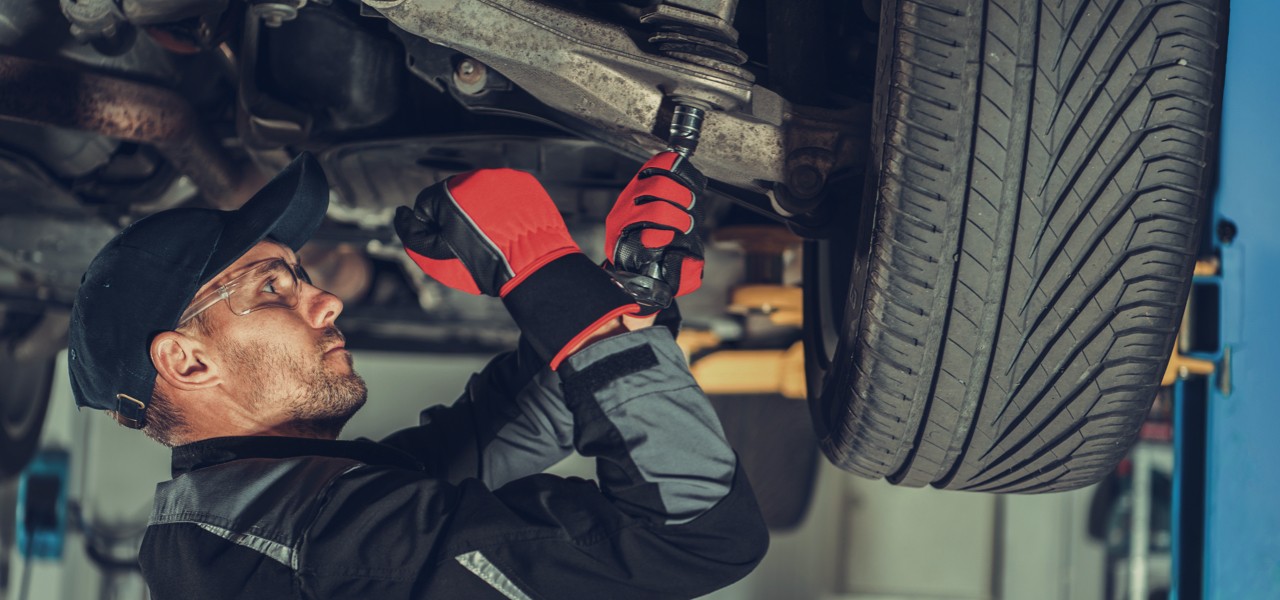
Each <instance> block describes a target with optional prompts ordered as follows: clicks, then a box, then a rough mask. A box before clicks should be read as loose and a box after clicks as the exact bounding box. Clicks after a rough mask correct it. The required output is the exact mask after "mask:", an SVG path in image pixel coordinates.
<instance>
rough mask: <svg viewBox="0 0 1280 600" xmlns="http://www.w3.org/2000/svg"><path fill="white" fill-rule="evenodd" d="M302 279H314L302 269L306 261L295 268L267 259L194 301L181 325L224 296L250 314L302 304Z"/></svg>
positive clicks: (237, 309) (236, 308) (236, 309)
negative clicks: (300, 287) (300, 286)
mask: <svg viewBox="0 0 1280 600" xmlns="http://www.w3.org/2000/svg"><path fill="white" fill-rule="evenodd" d="M299 279H301V280H302V281H304V282H306V283H311V278H310V277H309V276H307V272H306V271H304V270H303V269H302V265H298V266H297V267H296V270H295V267H292V266H290V265H289V263H287V262H285V261H284V260H283V259H275V260H272V261H269V262H266V263H264V264H262V265H261V266H258V267H254V268H252V269H250V270H249V271H247V272H245V273H243V274H241V275H237V276H236V277H234V278H232V279H231V281H228V282H227V283H225V284H223V285H222V287H220V288H218V289H217V290H215V291H213V292H211V293H209V294H208V295H206V296H205V297H204V298H203V299H201V300H197V301H195V302H192V304H191V306H190V307H188V308H187V310H186V312H184V313H183V314H182V318H180V319H179V320H178V327H182V326H183V325H186V324H187V322H188V321H190V320H191V319H194V318H195V316H196V315H198V314H200V313H202V312H204V311H206V310H208V309H209V308H211V307H213V306H214V305H216V304H217V303H218V302H221V301H222V300H226V301H227V305H228V306H229V307H230V308H231V311H232V312H234V313H236V314H237V315H247V314H249V313H251V312H253V311H256V310H262V309H264V308H273V307H279V308H293V307H295V306H297V305H298V280H299Z"/></svg>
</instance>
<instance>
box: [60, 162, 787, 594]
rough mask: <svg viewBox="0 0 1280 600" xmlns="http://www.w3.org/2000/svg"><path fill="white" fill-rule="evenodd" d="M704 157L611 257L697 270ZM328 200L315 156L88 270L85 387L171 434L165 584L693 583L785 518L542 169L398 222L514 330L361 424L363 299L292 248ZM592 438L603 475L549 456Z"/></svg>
mask: <svg viewBox="0 0 1280 600" xmlns="http://www.w3.org/2000/svg"><path fill="white" fill-rule="evenodd" d="M699 178H700V175H697V173H696V171H693V170H692V169H691V168H690V167H689V166H688V165H687V163H682V159H681V158H680V157H679V156H678V155H676V154H673V153H664V154H660V155H658V156H657V157H655V158H654V159H653V160H651V161H650V162H649V163H646V165H645V168H644V169H643V170H642V171H641V173H640V174H639V175H637V177H636V178H635V179H633V180H632V182H631V184H630V185H629V186H628V187H627V189H626V190H625V191H624V192H623V194H622V197H620V198H619V201H618V203H617V205H616V206H615V208H614V210H613V211H612V212H611V213H610V216H609V219H608V221H607V222H606V228H607V230H608V231H607V239H608V241H607V245H611V246H610V252H609V254H610V255H611V256H612V257H613V260H614V261H618V260H627V259H626V256H625V255H627V254H629V253H630V254H636V253H640V254H644V253H652V252H655V251H658V250H669V251H671V253H672V255H673V256H675V258H674V259H671V260H668V261H667V262H666V264H667V266H668V267H670V268H669V269H668V272H667V275H666V276H664V280H665V279H672V280H671V281H669V283H671V285H672V286H673V287H674V288H675V289H677V290H678V292H679V293H687V292H689V291H692V290H693V289H695V288H696V287H697V285H698V283H699V282H700V280H701V259H702V251H701V244H700V243H699V242H697V239H696V235H697V234H696V233H695V232H694V228H693V210H692V209H693V206H694V202H695V196H696V191H695V190H696V189H697V188H698V186H699V185H700V183H699ZM328 198H329V188H328V184H327V182H326V180H325V177H324V174H323V172H322V171H321V170H320V167H319V164H318V163H317V162H316V161H315V159H314V158H312V157H311V156H310V155H308V154H306V153H303V154H302V155H300V156H299V157H298V158H297V159H296V160H294V161H293V163H292V164H290V165H289V166H288V167H287V168H286V169H285V170H284V171H282V172H281V173H280V174H279V175H277V176H276V177H275V178H274V179H272V181H271V182H269V183H268V184H267V185H266V186H265V187H264V188H263V189H262V190H260V191H259V192H258V193H257V194H256V195H254V197H253V198H251V199H250V200H249V201H248V202H247V203H245V205H244V206H243V207H242V208H240V209H239V210H237V211H216V210H207V209H198V208H179V209H173V210H168V211H165V212H161V213H157V214H155V215H152V216H149V217H146V218H144V219H142V220H140V221H138V222H136V223H134V224H133V225H131V226H129V227H128V228H126V229H125V230H124V231H122V232H121V233H120V234H119V235H118V236H116V237H115V238H114V239H113V240H112V241H111V242H110V243H108V244H107V246H106V247H105V248H104V249H103V250H102V251H101V252H100V253H99V254H98V256H97V257H96V258H95V259H94V261H93V262H92V263H91V265H90V266H89V269H88V271H87V273H86V274H85V277H84V279H83V281H82V285H81V288H80V291H79V294H78V296H77V299H76V302H75V306H74V308H73V311H72V312H73V317H72V326H71V334H70V371H71V380H72V387H73V390H74V393H75V398H76V402H77V404H79V405H81V406H89V407H93V408H98V409H105V410H107V411H109V413H110V414H111V415H112V416H113V417H114V418H115V419H116V420H117V421H118V422H120V423H121V424H124V425H126V426H128V427H133V428H140V429H142V430H143V432H144V433H146V434H148V435H149V436H150V437H152V438H154V439H156V440H157V441H159V442H161V443H163V444H165V445H168V446H171V447H172V448H173V450H172V452H173V467H172V470H173V479H172V480H170V481H166V482H163V483H160V484H159V485H158V486H157V490H156V498H155V506H154V510H153V512H152V516H151V519H150V522H149V524H148V527H147V531H146V535H145V537H144V539H143V542H142V548H141V551H140V555H139V559H140V563H141V567H142V573H143V576H144V577H145V579H146V581H147V584H148V586H149V587H150V589H151V592H152V595H153V597H155V598H157V599H160V600H164V599H168V598H180V599H182V600H194V599H198V598H303V597H305V598H364V599H368V598H386V599H391V598H494V599H508V600H514V599H524V598H540V599H560V598H606V597H607V598H688V597H694V596H699V595H703V594H706V593H709V592H711V591H713V590H715V589H718V588H720V587H723V586H725V585H728V584H730V583H732V582H734V581H736V580H738V579H740V578H741V577H743V576H745V575H746V574H747V573H748V572H750V571H751V569H752V568H754V567H755V565H756V564H757V563H758V562H759V561H760V559H761V558H762V556H763V554H764V552H765V549H766V547H767V545H768V534H767V531H766V529H765V526H764V524H763V520H762V518H761V516H760V512H759V508H758V507H757V505H756V501H755V497H754V495H753V493H752V491H751V488H750V486H749V484H748V482H747V480H746V478H745V476H744V475H743V471H742V469H741V468H740V467H739V465H738V461H737V458H736V456H735V455H734V453H733V451H732V450H731V449H730V448H729V446H728V444H727V443H726V442H725V439H724V435H723V433H722V431H721V429H720V425H719V422H718V421H717V418H716V416H715V414H714V412H713V411H712V409H711V406H710V404H709V403H708V401H707V399H706V397H705V396H704V395H703V393H702V391H701V390H700V389H699V388H698V386H697V384H696V383H695V382H694V380H693V378H692V376H691V375H690V374H689V371H688V369H687V367H686V365H685V361H684V357H683V355H682V353H681V351H680V349H679V348H678V347H677V346H676V345H675V343H674V340H673V338H672V332H671V330H670V329H669V328H668V327H664V326H661V325H658V326H652V325H653V323H654V321H655V319H657V318H660V317H661V318H663V319H666V317H665V316H663V315H665V314H667V312H666V311H664V312H663V313H662V314H660V315H655V314H648V315H642V314H641V313H642V312H652V309H651V308H649V307H642V306H640V305H639V304H637V303H636V301H635V299H634V298H633V297H632V295H631V294H628V293H627V292H625V291H623V289H622V288H621V287H620V286H619V285H618V284H617V283H615V281H614V279H613V278H611V277H610V275H609V273H607V272H606V271H605V270H604V269H602V268H600V266H598V265H596V264H594V263H592V262H591V261H590V260H589V259H587V258H586V256H585V255H583V254H582V253H581V252H580V251H579V249H578V246H577V245H576V244H575V243H574V241H573V240H572V239H571V238H570V237H569V234H568V232H567V229H566V228H565V225H564V223H563V221H562V220H561V217H560V215H559V213H558V212H557V210H556V208H555V206H554V204H553V203H552V202H551V200H550V198H549V197H548V196H547V194H546V192H545V191H544V190H543V189H542V187H541V186H540V185H539V184H538V183H537V182H536V181H535V180H534V179H533V177H532V176H530V175H528V174H524V173H520V172H516V171H511V170H504V169H499V170H482V171H475V172H471V173H467V174H463V175H458V176H455V177H453V178H450V179H448V180H446V181H445V182H442V183H439V184H436V185H434V186H431V187H429V188H427V189H425V190H423V192H422V193H421V194H419V196H418V198H417V200H416V202H415V206H414V208H413V209H409V208H408V207H401V209H400V210H399V212H398V213H397V216H396V219H395V225H396V230H397V233H398V234H399V235H400V236H401V239H402V241H403V242H404V244H405V247H406V250H407V251H408V253H409V255H410V256H411V257H412V258H413V259H414V261H415V262H416V263H417V264H418V265H419V266H421V267H422V268H423V270H424V271H425V272H426V273H427V274H429V275H431V276H433V277H436V278H437V279H439V280H440V281H441V282H442V283H444V284H446V285H449V286H451V287H454V288H457V289H462V290H466V291H470V292H472V293H483V294H487V295H490V296H498V297H501V298H502V301H503V303H504V304H505V306H506V307H507V308H508V310H509V311H510V313H511V314H512V316H513V317H514V319H515V321H516V323H517V324H518V325H519V326H520V328H521V331H522V338H521V342H520V344H519V346H518V348H517V349H516V350H515V351H512V352H509V353H506V354H503V355H500V356H498V357H497V358H495V359H494V360H493V361H492V362H490V363H489V365H488V366H487V367H486V368H485V369H483V370H482V372H480V373H478V374H476V375H474V376H473V377H472V378H471V380H470V382H469V383H468V385H467V388H466V390H465V392H464V393H463V395H462V397H461V398H460V399H459V400H457V401H456V402H455V403H454V404H453V405H451V406H435V407H432V408H429V409H427V410H424V411H422V413H421V417H420V424H419V425H418V426H416V427H411V428H408V429H404V430H401V431H398V432H395V433H393V434H391V435H390V436H388V437H386V438H385V439H383V440H382V441H380V442H374V441H371V440H366V439H360V440H337V439H336V438H337V437H338V434H339V432H340V431H341V429H342V427H343V425H344V424H345V423H346V422H347V420H348V419H349V418H350V417H351V416H352V415H353V414H354V413H355V412H356V411H357V410H358V409H359V408H360V407H361V406H362V405H363V404H364V403H365V395H366V394H365V392H366V390H365V384H364V381H363V380H362V379H361V378H360V376H359V375H357V374H356V373H355V371H354V370H353V368H352V360H351V355H350V354H349V353H348V352H347V350H346V349H345V347H344V341H343V336H342V334H341V333H340V332H339V330H338V329H337V328H336V326H335V324H334V322H335V319H336V318H337V317H338V315H339V314H340V313H341V311H342V302H341V301H340V300H338V299H337V298H336V297H335V296H333V295H331V294H329V293H327V292H325V291H323V290H321V289H318V288H316V287H315V286H313V285H311V284H310V280H309V279H308V277H307V275H306V272H305V271H304V270H303V269H302V267H301V265H299V264H298V259H297V257H296V255H295V254H294V252H295V251H296V250H297V249H298V248H299V247H301V246H302V244H303V243H304V242H306V241H307V239H308V238H309V237H310V236H311V235H312V233H313V232H314V231H315V229H316V228H317V227H318V225H319V224H320V222H321V220H322V218H323V217H324V214H325V210H326V208H327V205H328ZM624 240H625V241H624ZM682 275H683V277H682ZM575 449H576V450H577V451H578V452H579V453H580V454H582V455H584V456H587V457H592V458H594V459H595V461H596V467H597V472H596V474H597V478H598V480H599V483H598V484H597V483H595V482H591V481H585V480H581V479H576V478H561V477H556V476H552V475H547V474H542V473H541V471H543V470H544V469H545V468H547V467H549V466H551V465H552V464H554V463H556V462H558V461H559V460H560V459H561V458H563V457H564V456H566V455H568V454H569V453H570V452H571V451H573V450H575Z"/></svg>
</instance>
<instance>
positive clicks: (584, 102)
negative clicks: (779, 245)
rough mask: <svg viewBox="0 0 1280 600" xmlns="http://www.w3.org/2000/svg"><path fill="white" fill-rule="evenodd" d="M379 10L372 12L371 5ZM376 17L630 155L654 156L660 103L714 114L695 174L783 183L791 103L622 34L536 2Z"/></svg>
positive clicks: (426, 5)
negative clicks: (471, 62) (681, 103)
mask: <svg viewBox="0 0 1280 600" xmlns="http://www.w3.org/2000/svg"><path fill="white" fill-rule="evenodd" d="M370 4H373V3H370ZM380 12H381V13H382V14H383V15H384V16H386V17H387V18H388V19H389V20H391V21H392V22H393V23H395V24H396V26H398V27H400V28H402V29H404V30H406V31H408V32H410V33H413V34H414V35H417V36H420V37H423V38H426V39H428V40H430V41H431V42H433V43H436V44H440V45H443V46H447V47H450V48H453V49H454V50H457V51H459V52H462V53H464V54H467V55H468V56H472V57H475V58H476V59H478V60H480V61H481V62H483V63H485V64H486V65H488V66H490V67H492V68H494V69H495V70H497V71H498V72H500V73H501V74H502V75H504V76H506V77H507V78H508V79H510V80H511V81H512V82H514V83H515V84H516V85H518V86H520V87H521V88H523V89H524V90H526V91H528V92H529V93H530V94H532V95H533V96H535V97H536V98H538V99H539V100H540V101H542V102H544V103H546V104H547V105H548V106H550V107H552V108H554V109H556V110H560V111H563V112H566V113H569V114H572V115H575V116H578V117H580V118H582V119H584V120H586V121H587V122H588V123H590V124H591V125H593V126H595V127H598V128H600V129H601V130H602V131H604V132H606V133H608V134H611V135H613V136H614V137H615V138H617V139H620V140H622V141H623V145H625V146H630V147H631V148H632V150H633V151H638V152H656V151H658V150H661V149H662V148H663V147H664V145H665V141H666V140H665V139H663V138H661V137H659V136H657V135H654V132H655V131H656V130H658V129H662V128H660V127H659V124H660V123H661V124H662V125H665V124H666V122H667V121H668V119H665V118H660V110H661V109H662V108H663V102H664V98H666V97H671V96H679V97H686V98H693V99H696V100H700V101H702V102H705V103H707V104H709V105H711V106H712V107H713V108H714V109H716V111H715V112H713V113H711V114H709V115H708V118H707V121H706V124H705V126H704V127H705V128H704V131H703V148H702V149H701V150H700V152H699V154H698V160H697V164H698V167H699V168H700V169H702V170H703V171H704V172H705V173H706V174H707V175H708V176H709V177H712V178H715V179H718V180H721V181H725V182H727V183H731V184H733V185H738V186H741V187H745V188H749V189H761V186H760V185H759V183H758V181H757V180H765V181H782V180H783V177H784V173H783V170H782V166H783V162H784V158H785V155H784V153H783V150H782V149H783V144H782V139H783V135H782V124H783V120H784V118H785V115H786V113H787V108H788V107H787V103H786V102H785V101H784V100H783V99H782V98H780V97H778V96H777V95H776V94H774V93H773V92H770V91H769V90H767V89H765V88H763V87H760V86H757V85H752V84H750V83H749V82H747V81H745V80H744V79H742V78H738V77H734V76H731V75H728V74H725V73H723V72H721V71H717V70H715V69H711V68H708V67H705V66H702V65H695V64H689V63H687V62H683V61H679V60H675V59H672V58H669V57H665V56H656V55H651V54H646V53H645V52H644V51H643V50H641V49H640V48H639V47H638V46H637V44H636V41H635V40H634V39H633V38H632V37H631V36H630V35H629V34H628V32H627V31H625V30H624V29H623V28H622V27H620V26H617V25H614V24H611V23H607V22H603V21H599V20H596V19H593V18H590V17H587V16H584V15H580V14H575V13H572V12H569V11H566V10H563V9H560V8H557V7H554V6H550V5H545V4H540V3H537V2H533V1H531V0H471V1H467V2H459V1H457V0H406V1H405V2H402V3H399V4H397V5H394V6H390V7H387V8H381V9H380Z"/></svg>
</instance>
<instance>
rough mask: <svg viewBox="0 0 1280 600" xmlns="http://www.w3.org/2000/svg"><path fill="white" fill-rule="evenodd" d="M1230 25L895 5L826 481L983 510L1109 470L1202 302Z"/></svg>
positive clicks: (836, 380) (831, 412)
mask: <svg viewBox="0 0 1280 600" xmlns="http://www.w3.org/2000/svg"><path fill="white" fill-rule="evenodd" d="M1225 13H1226V2H1225V1H1219V0H1185V1H1155V0H1108V1H1103V2H1089V1H1086V0H1063V1H1061V2H1057V1H1055V2H1050V1H1048V0H1040V1H1037V0H914V1H912V0H886V1H885V2H884V3H883V5H882V10H881V13H880V14H881V25H880V40H879V58H878V64H877V82H876V98H875V105H874V109H873V113H872V114H873V115H874V120H873V129H872V146H871V159H870V162H869V167H868V168H869V171H868V173H869V176H868V181H867V188H868V192H867V194H868V195H867V196H866V197H867V198H868V199H869V201H868V202H866V203H865V205H864V207H863V209H862V213H861V218H860V220H859V233H858V236H857V237H856V242H855V244H856V246H855V247H854V250H853V256H854V257H856V258H855V259H854V261H853V271H852V275H851V278H850V281H851V282H853V283H852V285H851V287H850V288H849V292H848V297H847V299H846V303H845V306H844V310H843V312H842V314H843V317H842V320H841V325H842V327H841V328H840V330H839V331H840V335H839V344H838V345H837V346H836V348H835V349H834V356H832V357H831V359H830V366H829V368H826V369H824V370H823V374H822V377H821V379H820V381H821V385H817V386H813V385H811V390H815V391H816V393H814V394H812V397H811V413H812V417H813V420H814V423H815V426H816V428H817V431H818V436H819V440H820V444H821V447H822V449H823V451H824V453H825V454H826V455H827V456H828V457H829V458H830V459H831V460H832V462H834V463H835V464H837V465H838V466H840V467H842V468H844V469H847V470H849V471H852V472H854V473H858V474H860V475H864V476H867V477H872V478H886V479H888V480H889V481H891V482H893V483H896V484H901V485H908V486H923V485H926V484H929V485H933V486H935V487H938V488H947V489H962V490H977V491H988V492H1048V491H1057V490H1069V489H1074V488H1079V487H1082V486H1086V485H1089V484H1092V483H1094V482H1097V481H1098V480H1100V479H1101V478H1102V477H1104V476H1105V475H1106V474H1107V473H1108V472H1110V471H1111V470H1112V469H1113V467H1114V466H1115V464H1116V463H1117V462H1118V461H1119V460H1120V459H1121V458H1122V457H1123V456H1124V455H1125V453H1126V452H1127V451H1128V449H1129V447H1130V446H1131V445H1132V443H1133V442H1134V440H1135V437H1136V435H1137V431H1138V428H1139V426H1140V425H1141V423H1142V421H1143V420H1144V418H1145V416H1146V414H1147V411H1148V409H1149V407H1150V405H1151V401H1152V398H1153V397H1154V395H1155V392H1156V390H1157V386H1158V385H1159V383H1160V378H1161V373H1162V372H1163V370H1164V367H1165V363H1166V362H1167V360H1168V357H1169V353H1170V351H1171V347H1172V344H1173V342H1174V337H1175V333H1176V331H1177V328H1178V324H1179V321H1180V318H1181V314H1182V311H1183V306H1184V304H1185V302H1186V297H1187V293H1188V290H1189V287H1190V280H1191V275H1192V268H1193V263H1194V260H1195V257H1196V253H1197V250H1198V248H1199V246H1200V243H1199V242H1200V237H1199V230H1200V223H1201V221H1202V220H1203V219H1204V212H1205V196H1206V195H1207V194H1206V191H1207V189H1208V185H1209V182H1210V176H1211V173H1210V171H1211V169H1210V166H1211V165H1212V158H1213V153H1214V149H1215V145H1216V133H1215V132H1216V129H1217V120H1218V118H1217V105H1218V98H1220V94H1221V73H1222V71H1223V51H1224V49H1225V24H1226V14H1225ZM851 237H852V236H851Z"/></svg>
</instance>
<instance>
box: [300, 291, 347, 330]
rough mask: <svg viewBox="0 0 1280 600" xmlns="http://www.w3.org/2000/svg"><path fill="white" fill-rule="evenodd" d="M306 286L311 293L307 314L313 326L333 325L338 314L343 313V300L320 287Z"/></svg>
mask: <svg viewBox="0 0 1280 600" xmlns="http://www.w3.org/2000/svg"><path fill="white" fill-rule="evenodd" d="M306 287H308V288H310V290H308V291H309V292H310V293H311V294H310V295H311V296H312V297H311V302H310V303H308V310H309V311H310V312H309V314H308V315H307V317H308V319H309V320H310V321H311V324H312V326H313V327H316V328H324V327H329V326H330V325H333V322H334V321H336V320H338V315H340V314H342V300H340V299H339V298H338V297H337V296H335V295H333V294H330V293H329V292H326V291H324V290H322V289H320V288H318V287H315V286H313V285H310V284H307V285H306Z"/></svg>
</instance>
